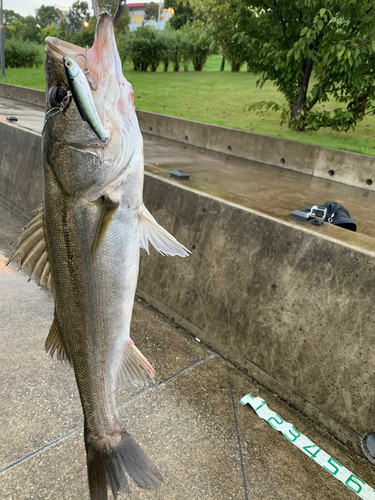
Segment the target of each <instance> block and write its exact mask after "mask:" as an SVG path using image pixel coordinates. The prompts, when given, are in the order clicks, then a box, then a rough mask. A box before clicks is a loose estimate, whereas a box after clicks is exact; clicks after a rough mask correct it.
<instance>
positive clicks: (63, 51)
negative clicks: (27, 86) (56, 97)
mask: <svg viewBox="0 0 375 500" xmlns="http://www.w3.org/2000/svg"><path fill="white" fill-rule="evenodd" d="M113 40H114V32H113V21H112V17H111V15H110V14H109V13H108V12H102V13H101V14H100V16H99V21H98V23H97V26H96V31H95V40H94V44H93V46H92V47H91V48H90V49H88V48H86V49H84V48H82V47H79V46H78V45H74V44H73V43H69V42H66V41H64V40H60V39H59V38H55V37H51V36H49V37H47V38H46V39H45V43H46V52H47V55H48V57H49V59H50V60H52V61H54V62H57V63H58V64H59V65H61V66H63V57H66V56H68V57H71V58H72V59H74V60H75V61H76V62H77V63H78V65H79V66H80V68H81V69H82V71H84V72H85V73H86V74H91V75H94V76H95V77H97V76H98V75H97V73H98V69H97V65H98V63H100V62H102V61H100V60H101V58H100V57H98V53H99V50H98V49H102V50H103V49H105V48H107V49H108V48H109V47H108V45H112V44H113Z"/></svg>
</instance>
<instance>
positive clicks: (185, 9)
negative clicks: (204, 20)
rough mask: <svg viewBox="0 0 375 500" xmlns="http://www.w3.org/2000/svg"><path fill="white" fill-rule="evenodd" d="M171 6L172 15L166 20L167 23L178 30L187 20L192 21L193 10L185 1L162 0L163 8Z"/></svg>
mask: <svg viewBox="0 0 375 500" xmlns="http://www.w3.org/2000/svg"><path fill="white" fill-rule="evenodd" d="M169 7H172V9H173V10H174V15H173V17H171V18H170V19H169V21H168V24H169V25H170V26H171V27H172V28H173V29H175V30H179V29H180V28H182V26H184V25H185V24H186V23H187V22H190V23H192V22H193V21H194V10H193V9H192V7H191V6H190V5H189V3H187V2H182V1H179V0H164V9H168V8H169Z"/></svg>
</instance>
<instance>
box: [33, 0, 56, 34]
mask: <svg viewBox="0 0 375 500" xmlns="http://www.w3.org/2000/svg"><path fill="white" fill-rule="evenodd" d="M35 19H36V24H37V25H38V26H39V28H40V29H43V28H47V26H50V25H51V24H52V23H54V24H60V21H61V11H60V9H58V8H57V7H54V6H53V5H44V4H43V5H41V6H40V7H39V8H38V9H36V10H35Z"/></svg>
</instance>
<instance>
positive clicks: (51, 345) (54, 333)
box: [44, 311, 71, 365]
mask: <svg viewBox="0 0 375 500" xmlns="http://www.w3.org/2000/svg"><path fill="white" fill-rule="evenodd" d="M44 348H45V350H46V352H47V353H48V354H49V355H50V356H51V358H53V355H54V354H55V352H56V358H57V359H58V360H59V361H64V362H65V363H69V364H70V365H71V362H70V359H69V356H68V355H67V353H66V350H65V347H64V345H63V343H62V340H61V335H60V329H59V325H58V322H57V316H56V311H55V313H54V317H53V322H52V325H51V328H50V330H49V334H48V337H47V340H46V343H45V344H44Z"/></svg>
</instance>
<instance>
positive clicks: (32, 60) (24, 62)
mask: <svg viewBox="0 0 375 500" xmlns="http://www.w3.org/2000/svg"><path fill="white" fill-rule="evenodd" d="M42 63H43V56H42V53H41V51H40V47H39V46H38V45H37V44H36V43H30V42H24V41H23V40H13V39H11V40H5V65H6V67H8V68H21V67H23V68H32V67H33V66H37V67H38V66H39V65H40V64H42Z"/></svg>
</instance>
